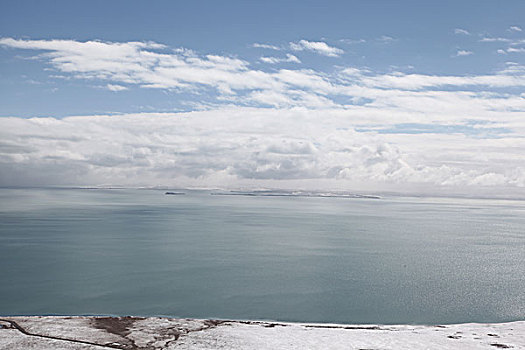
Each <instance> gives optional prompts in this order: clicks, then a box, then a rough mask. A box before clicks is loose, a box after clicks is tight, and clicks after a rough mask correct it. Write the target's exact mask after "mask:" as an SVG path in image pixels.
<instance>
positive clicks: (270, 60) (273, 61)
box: [260, 54, 301, 64]
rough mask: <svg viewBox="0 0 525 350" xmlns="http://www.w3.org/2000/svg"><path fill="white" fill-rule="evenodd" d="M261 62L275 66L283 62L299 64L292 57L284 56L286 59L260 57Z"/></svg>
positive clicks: (295, 58)
mask: <svg viewBox="0 0 525 350" xmlns="http://www.w3.org/2000/svg"><path fill="white" fill-rule="evenodd" d="M260 60H261V61H263V62H264V63H270V64H277V63H283V62H293V63H301V61H300V60H299V59H298V58H297V57H296V56H294V55H291V54H286V58H279V57H265V56H263V57H261V58H260Z"/></svg>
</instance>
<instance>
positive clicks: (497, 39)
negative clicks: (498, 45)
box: [480, 37, 512, 43]
mask: <svg viewBox="0 0 525 350" xmlns="http://www.w3.org/2000/svg"><path fill="white" fill-rule="evenodd" d="M480 41H481V42H484V43H493V42H502V43H508V42H511V41H512V40H511V39H509V38H492V37H483V38H481V39H480Z"/></svg>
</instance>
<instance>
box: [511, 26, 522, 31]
mask: <svg viewBox="0 0 525 350" xmlns="http://www.w3.org/2000/svg"><path fill="white" fill-rule="evenodd" d="M508 30H509V32H521V31H522V29H521V28H520V27H518V26H510V27H509V29H508Z"/></svg>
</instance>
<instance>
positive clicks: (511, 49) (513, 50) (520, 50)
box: [507, 47, 525, 53]
mask: <svg viewBox="0 0 525 350" xmlns="http://www.w3.org/2000/svg"><path fill="white" fill-rule="evenodd" d="M507 52H508V53H523V52H525V47H519V48H515V47H509V48H508V49H507Z"/></svg>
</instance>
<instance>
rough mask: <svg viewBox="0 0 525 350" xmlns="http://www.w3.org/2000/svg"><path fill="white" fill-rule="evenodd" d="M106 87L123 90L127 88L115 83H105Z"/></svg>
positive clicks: (112, 89)
mask: <svg viewBox="0 0 525 350" xmlns="http://www.w3.org/2000/svg"><path fill="white" fill-rule="evenodd" d="M106 89H108V90H109V91H124V90H128V88H127V87H125V86H122V85H117V84H107V85H106Z"/></svg>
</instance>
